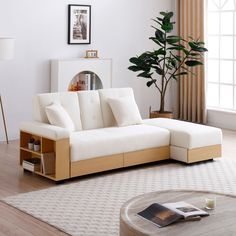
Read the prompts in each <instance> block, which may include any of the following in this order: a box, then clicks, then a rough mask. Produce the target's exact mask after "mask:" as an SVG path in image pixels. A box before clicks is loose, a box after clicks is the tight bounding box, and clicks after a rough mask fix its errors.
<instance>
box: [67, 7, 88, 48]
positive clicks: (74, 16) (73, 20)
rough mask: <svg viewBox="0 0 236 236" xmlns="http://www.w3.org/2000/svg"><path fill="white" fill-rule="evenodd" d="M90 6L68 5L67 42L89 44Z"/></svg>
mask: <svg viewBox="0 0 236 236" xmlns="http://www.w3.org/2000/svg"><path fill="white" fill-rule="evenodd" d="M90 42H91V6H90V5H68V44H90Z"/></svg>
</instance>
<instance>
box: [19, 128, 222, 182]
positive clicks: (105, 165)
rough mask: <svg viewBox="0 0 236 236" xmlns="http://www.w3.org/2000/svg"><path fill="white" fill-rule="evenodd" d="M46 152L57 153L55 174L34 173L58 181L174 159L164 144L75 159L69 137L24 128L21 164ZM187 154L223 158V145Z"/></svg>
mask: <svg viewBox="0 0 236 236" xmlns="http://www.w3.org/2000/svg"><path fill="white" fill-rule="evenodd" d="M30 137H34V138H37V139H39V140H40V142H41V150H40V151H39V152H35V151H32V150H29V149H28V148H27V143H28V140H29V138H30ZM46 152H54V153H55V173H54V174H52V175H46V174H43V173H42V172H41V171H35V172H34V173H35V174H38V175H42V176H44V177H46V178H49V179H51V180H54V181H61V180H65V179H69V178H72V177H77V176H83V175H87V174H92V173H97V172H102V171H106V170H112V169H117V168H123V167H128V166H134V165H139V164H144V163H150V162H156V161H160V160H166V159H170V146H164V147H158V148H151V149H145V150H141V151H135V152H127V153H120V154H115V155H111V156H103V157H96V158H92V159H87V160H81V161H76V162H71V161H70V142H69V138H66V139H61V140H52V139H50V138H47V137H42V136H38V135H37V134H32V133H29V132H27V131H23V130H21V131H20V164H21V165H22V162H23V160H25V159H28V158H32V157H38V158H41V156H42V155H43V153H46ZM187 155H188V156H187V163H193V162H196V161H202V160H208V159H213V158H216V157H220V156H221V145H214V146H207V147H202V148H195V149H189V150H188V151H187Z"/></svg>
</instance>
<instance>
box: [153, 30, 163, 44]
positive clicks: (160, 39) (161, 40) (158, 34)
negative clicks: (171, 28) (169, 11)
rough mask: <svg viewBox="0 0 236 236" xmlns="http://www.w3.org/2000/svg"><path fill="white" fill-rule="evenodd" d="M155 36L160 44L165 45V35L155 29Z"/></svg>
mask: <svg viewBox="0 0 236 236" xmlns="http://www.w3.org/2000/svg"><path fill="white" fill-rule="evenodd" d="M155 36H156V38H157V40H158V41H159V42H160V43H165V34H164V33H163V32H162V31H161V30H159V29H157V30H156V33H155Z"/></svg>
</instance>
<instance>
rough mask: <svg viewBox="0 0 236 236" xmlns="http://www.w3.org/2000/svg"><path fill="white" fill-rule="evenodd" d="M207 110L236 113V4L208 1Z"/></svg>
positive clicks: (227, 0) (226, 1) (223, 0)
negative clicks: (208, 108)
mask: <svg viewBox="0 0 236 236" xmlns="http://www.w3.org/2000/svg"><path fill="white" fill-rule="evenodd" d="M206 13H207V15H206V19H207V21H206V23H207V24H206V29H207V47H208V50H209V52H208V59H207V70H206V73H207V74H206V75H207V106H208V107H215V108H221V109H228V110H234V111H236V0H207V12H206Z"/></svg>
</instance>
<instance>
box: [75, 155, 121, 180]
mask: <svg viewBox="0 0 236 236" xmlns="http://www.w3.org/2000/svg"><path fill="white" fill-rule="evenodd" d="M122 167H124V160H123V154H116V155H111V156H105V157H97V158H92V159H87V160H81V161H76V162H71V177H75V176H81V175H86V174H92V173H97V172H101V171H106V170H112V169H117V168H122Z"/></svg>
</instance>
